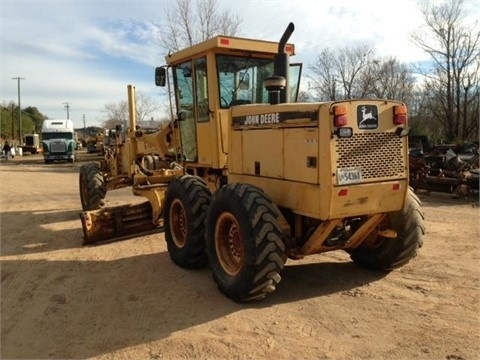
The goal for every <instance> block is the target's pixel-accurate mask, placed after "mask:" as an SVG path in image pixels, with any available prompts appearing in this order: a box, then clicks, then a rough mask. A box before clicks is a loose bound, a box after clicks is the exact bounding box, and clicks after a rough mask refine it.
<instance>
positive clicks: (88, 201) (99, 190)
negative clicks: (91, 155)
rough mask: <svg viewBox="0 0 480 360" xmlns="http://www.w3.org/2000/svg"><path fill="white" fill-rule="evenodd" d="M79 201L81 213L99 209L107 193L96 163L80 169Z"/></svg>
mask: <svg viewBox="0 0 480 360" xmlns="http://www.w3.org/2000/svg"><path fill="white" fill-rule="evenodd" d="M79 187H80V201H81V203H82V209H83V211H89V210H97V209H101V208H102V207H103V205H104V201H103V199H104V198H105V195H106V193H107V189H106V187H105V180H104V178H103V175H102V171H101V170H100V166H99V165H98V164H97V163H87V164H84V165H82V166H81V167H80V176H79Z"/></svg>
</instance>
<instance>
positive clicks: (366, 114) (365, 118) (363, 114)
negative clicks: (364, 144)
mask: <svg viewBox="0 0 480 360" xmlns="http://www.w3.org/2000/svg"><path fill="white" fill-rule="evenodd" d="M357 124H358V128H359V129H367V130H373V129H376V128H378V109H377V107H376V106H375V105H361V106H358V107H357Z"/></svg>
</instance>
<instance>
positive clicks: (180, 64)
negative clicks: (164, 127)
mask: <svg viewBox="0 0 480 360" xmlns="http://www.w3.org/2000/svg"><path fill="white" fill-rule="evenodd" d="M280 44H281V45H279V43H276V42H269V41H259V40H251V39H244V38H236V37H227V36H217V37H214V38H212V39H209V40H206V41H204V42H202V43H199V44H197V45H194V46H193V47H191V48H188V49H184V50H181V51H178V52H176V53H173V54H170V55H168V56H167V57H166V58H165V59H166V62H167V65H166V66H163V67H158V68H156V71H155V83H156V85H157V86H165V85H166V84H167V85H168V86H170V83H169V81H168V80H169V78H168V77H167V70H168V69H169V70H170V71H171V77H172V78H173V88H174V90H173V91H170V89H169V90H168V93H169V94H174V99H175V106H176V114H177V119H178V120H179V119H181V121H179V122H178V126H179V129H180V136H179V137H180V139H181V143H182V146H181V147H182V149H181V153H182V154H183V157H184V160H185V161H186V162H187V164H188V163H189V164H190V167H195V166H197V165H198V167H202V168H213V169H223V168H225V167H226V164H227V152H228V135H227V132H228V127H229V111H230V110H229V109H230V108H231V107H232V106H239V105H251V104H268V103H271V97H270V94H269V90H267V88H266V87H265V81H267V82H268V79H269V78H271V77H272V76H273V75H275V70H276V65H275V61H274V59H275V57H276V56H277V55H278V54H279V52H280V51H283V52H284V55H285V57H287V59H288V57H289V56H291V55H294V53H295V47H294V45H293V44H287V43H285V44H282V43H280ZM282 45H283V48H282V49H280V47H281V46H282ZM282 55H283V54H282ZM286 66H288V74H285V78H286V79H285V80H286V86H285V87H286V89H285V92H284V94H286V95H285V96H286V99H285V100H286V101H283V102H296V101H297V96H298V91H299V84H300V76H301V70H302V65H301V64H288V61H287V62H286ZM217 134H219V136H218V135H217ZM187 166H188V165H187Z"/></svg>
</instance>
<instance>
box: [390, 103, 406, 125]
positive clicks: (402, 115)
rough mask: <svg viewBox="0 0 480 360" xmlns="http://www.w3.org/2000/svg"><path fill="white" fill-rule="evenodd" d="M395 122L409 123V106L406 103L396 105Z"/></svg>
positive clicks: (394, 110) (398, 123) (400, 123)
mask: <svg viewBox="0 0 480 360" xmlns="http://www.w3.org/2000/svg"><path fill="white" fill-rule="evenodd" d="M393 123H394V124H395V125H405V124H406V123H407V107H406V106H405V105H397V106H394V108H393Z"/></svg>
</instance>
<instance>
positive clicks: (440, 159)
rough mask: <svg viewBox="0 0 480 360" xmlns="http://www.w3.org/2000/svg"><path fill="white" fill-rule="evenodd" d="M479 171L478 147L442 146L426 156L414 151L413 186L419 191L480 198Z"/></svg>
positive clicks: (414, 148) (411, 160)
mask: <svg viewBox="0 0 480 360" xmlns="http://www.w3.org/2000/svg"><path fill="white" fill-rule="evenodd" d="M411 143H412V142H411ZM479 168H480V165H479V151H478V144H477V145H475V144H470V145H469V146H455V145H439V146H434V147H432V148H429V149H428V150H427V151H426V152H424V151H423V150H419V148H418V147H412V146H411V147H410V186H411V187H412V188H414V189H415V190H416V189H424V190H428V191H436V192H445V193H452V194H455V195H457V196H469V195H474V194H477V195H478V192H479V172H480V169H479Z"/></svg>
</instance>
